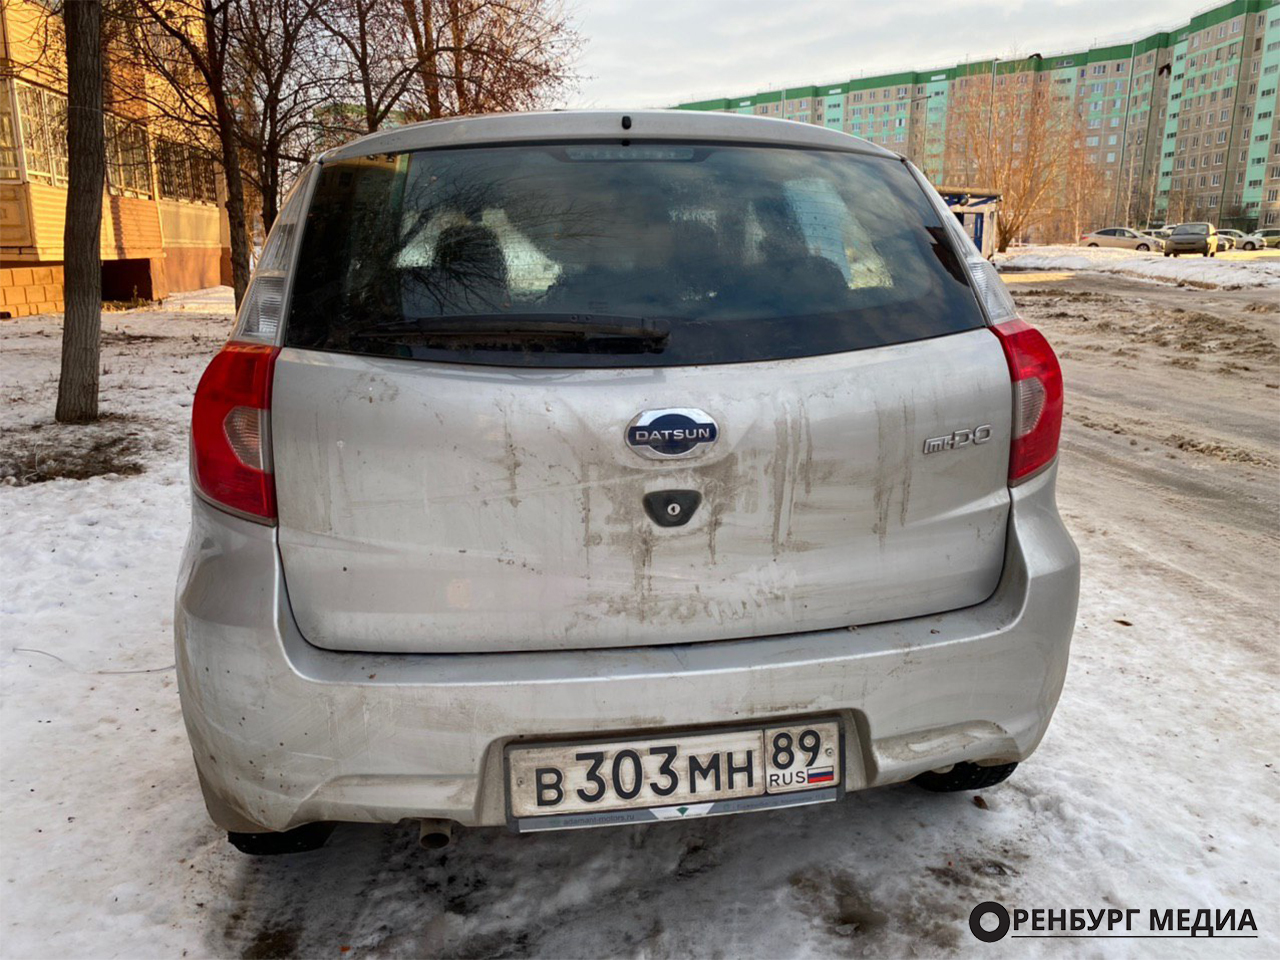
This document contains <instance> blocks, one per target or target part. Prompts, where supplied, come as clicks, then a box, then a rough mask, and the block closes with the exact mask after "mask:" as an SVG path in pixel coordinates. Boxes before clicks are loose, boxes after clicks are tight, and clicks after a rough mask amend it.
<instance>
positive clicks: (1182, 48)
mask: <svg viewBox="0 0 1280 960" xmlns="http://www.w3.org/2000/svg"><path fill="white" fill-rule="evenodd" d="M1031 39H1034V38H1031ZM993 71H994V72H995V74H994V75H998V76H999V77H1001V78H1004V79H1006V80H1007V81H1009V82H1018V80H1019V76H1018V75H1019V74H1022V73H1029V74H1033V75H1034V76H1033V77H1031V78H1030V79H1032V80H1033V81H1036V82H1040V83H1048V84H1052V87H1051V90H1052V95H1053V97H1054V98H1055V99H1057V100H1062V101H1064V102H1066V101H1070V102H1071V103H1072V104H1074V108H1075V112H1076V115H1077V119H1078V123H1077V125H1076V127H1075V135H1077V136H1078V137H1079V138H1081V139H1082V141H1083V150H1084V156H1085V157H1086V161H1087V163H1088V164H1090V165H1091V166H1093V167H1095V168H1096V169H1097V171H1098V172H1099V173H1100V176H1099V177H1098V178H1097V183H1098V187H1097V190H1098V193H1099V201H1100V203H1099V206H1100V208H1101V209H1104V210H1105V211H1106V214H1105V218H1106V219H1109V220H1114V221H1117V222H1119V221H1126V220H1131V219H1141V220H1144V221H1147V222H1151V223H1162V222H1165V221H1169V222H1173V221H1180V220H1188V219H1209V220H1213V221H1215V222H1217V223H1219V224H1220V225H1221V226H1232V227H1236V228H1240V229H1253V228H1255V227H1277V226H1280V110H1278V109H1277V87H1278V86H1280V83H1278V81H1280V0H1232V2H1229V3H1224V4H1221V5H1220V6H1217V7H1214V8H1213V9H1210V10H1207V11H1205V12H1204V13H1201V14H1199V15H1198V16H1196V17H1193V18H1192V19H1191V20H1190V21H1189V22H1187V23H1185V24H1183V25H1182V26H1179V27H1176V28H1173V29H1169V30H1164V31H1160V32H1157V33H1153V34H1151V35H1150V36H1147V37H1143V38H1140V39H1136V40H1134V41H1133V42H1131V43H1122V44H1113V45H1110V46H1106V47H1099V48H1094V49H1089V50H1081V51H1076V52H1069V53H1055V54H1045V55H1043V56H1039V55H1037V56H1035V57H1029V58H1027V59H1024V60H1016V61H1011V62H1009V61H998V60H987V61H979V62H976V63H965V64H957V65H955V66H952V67H944V68H940V69H935V70H922V71H906V72H899V73H892V74H886V75H882V76H874V77H860V78H857V79H852V80H848V81H844V82H840V83H831V84H825V85H821V86H809V87H793V88H787V89H783V90H772V91H766V92H762V93H755V94H752V95H750V96H741V97H729V98H725V99H717V100H702V101H699V102H696V103H684V104H680V109H683V110H715V111H728V112H733V113H746V114H753V115H756V116H765V117H775V118H779V119H785V120H794V121H799V122H802V123H813V124H819V125H822V126H826V127H830V128H832V129H838V130H843V131H845V132H846V133H851V134H853V135H854V136H858V137H863V138H865V139H867V140H871V141H873V142H875V143H878V144H881V145H882V146H885V147H888V148H889V149H891V150H895V151H897V152H899V153H902V154H904V155H906V156H907V157H909V158H910V159H911V160H912V161H913V162H915V163H916V165H917V166H919V167H920V168H921V169H922V170H923V171H924V172H925V174H926V175H927V176H928V177H929V178H930V179H931V180H932V181H933V182H934V183H937V184H946V183H949V182H950V181H952V180H957V179H958V180H960V181H961V182H963V180H964V179H965V175H966V171H964V170H961V169H950V170H949V169H948V165H949V164H950V165H951V166H953V167H956V166H958V165H957V164H956V161H955V151H954V149H952V150H949V149H948V128H949V126H952V127H953V125H954V124H955V123H956V119H957V118H956V116H955V111H956V109H957V106H956V103H957V99H958V98H957V90H958V86H957V85H958V84H965V83H967V82H969V81H972V80H973V79H974V78H977V77H981V76H993ZM953 129H954V127H953ZM975 186H984V185H982V184H975ZM1098 225H1101V224H1098Z"/></svg>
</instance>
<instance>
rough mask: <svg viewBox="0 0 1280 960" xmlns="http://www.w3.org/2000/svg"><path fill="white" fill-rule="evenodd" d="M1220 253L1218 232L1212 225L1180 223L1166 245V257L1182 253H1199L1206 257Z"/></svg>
mask: <svg viewBox="0 0 1280 960" xmlns="http://www.w3.org/2000/svg"><path fill="white" fill-rule="evenodd" d="M1217 252H1218V231H1217V230H1216V229H1215V228H1214V226H1213V224H1212V223H1180V224H1178V225H1177V226H1176V227H1174V228H1173V233H1172V234H1170V235H1169V239H1168V240H1167V241H1166V242H1165V245H1164V255H1165V256H1166V257H1169V256H1173V257H1176V256H1178V254H1180V253H1199V254H1201V255H1203V256H1206V257H1212V256H1215V255H1216V254H1217Z"/></svg>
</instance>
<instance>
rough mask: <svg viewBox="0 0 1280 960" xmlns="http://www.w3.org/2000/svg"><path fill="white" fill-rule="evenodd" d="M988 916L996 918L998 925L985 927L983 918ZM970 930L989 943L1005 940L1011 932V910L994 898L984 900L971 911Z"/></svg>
mask: <svg viewBox="0 0 1280 960" xmlns="http://www.w3.org/2000/svg"><path fill="white" fill-rule="evenodd" d="M987 916H993V917H995V918H996V925H995V926H994V927H993V928H992V929H990V930H986V929H983V926H982V920H983V918H984V917H987ZM969 930H970V932H971V933H972V934H973V935H974V936H975V937H977V938H978V939H979V940H984V941H986V942H987V943H995V942H996V941H997V940H1003V939H1004V936H1005V934H1007V933H1008V932H1009V911H1008V910H1006V909H1005V908H1004V906H1003V905H1002V904H999V903H996V902H995V901H994V900H984V901H983V902H982V903H980V904H978V905H977V906H976V907H974V908H973V909H972V910H970V911H969Z"/></svg>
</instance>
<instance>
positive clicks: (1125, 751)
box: [0, 311, 1280, 957]
mask: <svg viewBox="0 0 1280 960" xmlns="http://www.w3.org/2000/svg"><path fill="white" fill-rule="evenodd" d="M105 326H106V330H107V333H108V334H109V337H108V339H107V343H106V348H105V352H104V365H105V366H106V367H107V369H108V370H109V372H108V373H107V374H106V376H105V377H104V397H105V404H104V406H105V409H106V410H107V411H108V412H109V413H111V414H112V415H113V418H116V419H115V420H114V421H113V420H109V421H106V423H105V424H103V425H101V426H99V427H94V428H91V429H95V430H97V429H107V427H108V425H109V424H110V423H112V422H124V423H128V422H130V418H142V417H147V418H151V419H150V420H149V421H148V422H150V423H152V424H153V426H152V428H151V430H150V432H149V433H147V434H146V436H147V437H148V438H149V440H148V444H149V445H148V447H147V449H145V450H143V451H142V452H141V453H140V454H139V458H140V460H141V462H142V464H143V466H144V467H145V472H143V473H141V474H139V475H136V476H129V477H121V476H101V477H96V478H93V479H90V480H84V481H72V480H52V481H49V482H45V483H32V484H29V485H26V486H0V517H3V521H2V522H0V560H2V561H3V564H4V568H3V569H4V575H3V579H2V580H0V620H2V622H3V624H4V630H3V634H2V636H0V697H2V698H3V700H2V704H0V729H2V730H3V736H2V738H0V751H2V757H0V759H2V761H3V771H4V775H3V783H2V784H0V836H2V839H3V843H2V850H3V853H2V857H3V859H2V861H0V864H2V866H3V878H4V884H5V885H4V887H3V897H2V898H0V922H2V924H3V927H2V928H0V929H3V935H4V943H5V945H6V946H5V948H4V953H5V954H6V955H8V956H15V957H72V956H92V957H131V956H141V955H147V956H175V957H176V956H181V955H191V956H228V955H236V956H291V955H301V956H334V957H337V956H349V957H357V956H367V955H379V956H442V955H444V956H510V955H520V956H525V955H544V956H557V957H586V956H672V955H674V956H728V957H733V956H775V957H782V956H787V957H795V956H800V957H825V956H835V955H841V956H843V955H874V956H884V955H909V954H910V955H925V956H934V955H939V954H951V953H956V952H964V953H973V954H974V955H975V956H978V955H980V956H983V957H987V956H1002V957H1003V956H1008V957H1012V956H1045V955H1048V956H1060V955H1061V952H1060V951H1059V950H1058V949H1057V945H1056V944H1054V943H1052V942H1051V941H1049V940H1043V939H1041V940H1031V939H1028V940H1005V941H1003V942H1002V943H1000V944H993V945H987V944H981V943H979V942H977V941H976V940H975V939H974V938H973V937H972V936H971V935H970V933H969V930H968V926H967V921H968V916H969V911H970V910H971V909H972V908H973V906H974V905H976V904H977V903H978V902H980V901H984V900H998V901H1001V902H1004V903H1006V904H1009V905H1016V906H1021V907H1026V908H1033V907H1044V908H1052V909H1062V908H1084V907H1091V908H1094V909H1099V908H1103V907H1132V908H1139V909H1141V910H1142V911H1143V912H1142V919H1141V922H1140V924H1139V927H1140V929H1138V930H1135V932H1142V933H1145V932H1146V927H1145V924H1146V916H1147V913H1146V911H1147V910H1148V909H1150V908H1153V907H1155V908H1159V909H1161V910H1163V909H1165V908H1175V909H1176V908H1192V909H1194V908H1203V907H1209V908H1215V907H1216V908H1224V909H1225V908H1236V909H1237V911H1239V910H1240V909H1243V908H1245V907H1249V908H1251V909H1252V910H1253V911H1254V913H1255V915H1256V916H1257V922H1258V925H1259V928H1260V929H1259V933H1260V935H1261V936H1260V939H1258V940H1237V941H1233V943H1232V944H1231V945H1224V944H1217V945H1213V946H1203V945H1201V944H1194V943H1186V942H1183V943H1179V944H1168V943H1162V944H1159V945H1157V946H1151V944H1152V941H1147V940H1110V941H1104V942H1103V943H1096V942H1095V943H1092V944H1091V945H1090V947H1089V949H1091V950H1093V951H1095V952H1096V953H1097V954H1098V955H1104V954H1105V955H1139V954H1140V953H1141V954H1145V955H1167V954H1168V953H1169V951H1170V949H1171V948H1173V947H1175V946H1176V947H1181V948H1183V951H1184V952H1183V954H1182V955H1185V956H1188V957H1191V956H1197V957H1198V956H1201V955H1202V954H1204V953H1206V952H1207V951H1211V950H1212V951H1218V952H1220V951H1222V950H1227V949H1230V948H1234V949H1233V951H1232V952H1233V955H1236V956H1240V955H1248V956H1258V957H1262V956H1274V955H1276V954H1277V953H1280V913H1278V912H1277V911H1276V909H1275V904H1276V900H1275V893H1276V891H1277V890H1280V844H1278V843H1277V836H1278V833H1280V831H1278V828H1277V820H1276V816H1275V813H1276V809H1277V806H1278V804H1277V800H1278V799H1280V785H1278V781H1280V778H1278V777H1277V770H1276V769H1275V767H1276V761H1277V756H1278V755H1280V749H1278V748H1280V744H1278V742H1277V740H1278V738H1277V734H1276V726H1275V719H1274V717H1275V694H1274V683H1273V680H1274V676H1275V672H1276V660H1275V650H1274V644H1273V643H1272V642H1271V640H1272V639H1273V638H1274V636H1275V622H1274V603H1272V602H1270V601H1269V600H1267V599H1266V598H1259V599H1258V600H1257V601H1256V602H1255V603H1253V604H1250V603H1241V602H1239V600H1238V599H1232V598H1231V595H1229V594H1219V593H1217V592H1215V590H1214V584H1213V582H1212V581H1210V580H1206V581H1204V582H1203V583H1202V584H1200V586H1199V588H1198V589H1197V590H1195V591H1189V592H1188V591H1183V590H1178V591H1174V590H1172V589H1171V587H1170V583H1169V581H1168V579H1167V578H1166V576H1165V574H1164V572H1163V568H1162V566H1160V565H1159V564H1157V563H1156V562H1155V561H1154V560H1153V559H1152V558H1153V557H1155V556H1158V555H1162V554H1167V553H1168V552H1169V551H1170V550H1171V549H1173V550H1180V549H1181V547H1180V546H1179V545H1170V544H1155V543H1149V542H1147V540H1145V539H1144V537H1145V536H1146V535H1145V533H1144V530H1143V529H1142V528H1141V526H1140V525H1139V526H1137V527H1133V526H1132V525H1131V526H1130V527H1128V528H1126V527H1122V526H1120V525H1119V523H1118V522H1116V521H1115V520H1114V516H1113V518H1112V520H1111V521H1108V520H1107V519H1106V517H1107V515H1106V513H1105V511H1106V510H1107V509H1109V508H1110V507H1109V504H1108V503H1107V502H1099V503H1094V502H1074V501H1072V500H1071V496H1072V495H1071V492H1070V491H1071V487H1072V483H1071V482H1070V471H1071V470H1072V469H1076V470H1083V469H1086V465H1085V464H1080V465H1076V466H1073V465H1072V464H1070V463H1068V464H1067V471H1066V473H1065V474H1064V481H1063V490H1064V509H1065V510H1066V512H1067V515H1068V517H1071V516H1073V515H1075V516H1076V517H1079V518H1087V521H1088V522H1087V523H1086V522H1084V520H1083V519H1079V520H1077V521H1075V522H1074V523H1073V526H1075V527H1076V529H1077V531H1078V534H1079V543H1080V545H1081V548H1082V551H1083V554H1084V574H1085V583H1084V586H1083V591H1082V595H1081V611H1080V620H1079V626H1078V631H1077V635H1076V643H1075V649H1074V651H1073V656H1072V664H1071V669H1070V673H1069V676H1068V678H1067V685H1066V691H1065V693H1064V696H1063V699H1062V703H1061V705H1060V707H1059V713H1058V716H1057V718H1056V720H1055V722H1054V724H1053V725H1052V726H1051V727H1050V729H1049V733H1048V735H1047V737H1046V739H1045V742H1044V744H1043V745H1042V747H1041V749H1040V751H1039V752H1038V754H1037V755H1036V756H1035V757H1033V758H1032V760H1031V761H1030V762H1029V763H1027V764H1025V765H1024V766H1023V767H1022V768H1021V769H1019V770H1018V771H1017V773H1016V774H1015V775H1014V777H1013V779H1012V780H1010V781H1009V782H1008V783H1007V784H1004V785H1002V786H999V787H996V788H994V789H992V790H987V791H983V802H982V804H977V803H975V802H974V800H973V798H972V797H971V796H969V795H966V794H956V795H950V796H940V795H932V794H926V793H924V792H922V791H920V790H917V789H916V788H914V787H911V786H902V787H895V788H890V789H886V790H877V791H872V792H868V793H865V794H860V795H855V796H851V797H849V798H847V800H846V801H845V802H843V803H839V804H831V805H827V806H824V807H811V808H800V809H797V810H790V811H778V812H773V813H758V814H750V815H744V816H739V817H728V818H720V819H710V820H701V821H691V822H680V823H672V824H662V825H655V826H635V827H625V828H618V829H612V830H601V831H579V832H568V833H562V834H550V835H536V836H533V837H518V836H513V835H511V834H508V833H506V832H504V831H501V830H478V831H465V832H463V834H462V835H461V837H460V838H459V839H458V841H457V843H456V846H455V847H454V848H453V849H451V850H450V851H448V852H447V853H446V855H445V856H443V857H441V858H433V857H429V856H426V855H424V854H423V853H422V852H421V851H419V850H418V849H417V847H416V845H415V843H414V839H415V837H416V832H415V830H414V829H413V828H412V827H411V826H407V825H406V826H399V827H385V828H384V827H343V828H341V829H339V830H338V832H337V833H336V834H335V835H334V838H333V840H332V841H331V843H330V845H329V847H328V848H327V849H325V850H322V851H319V852H317V853H311V854H306V855H302V856H296V857H289V858H283V859H275V860H260V861H255V860H252V859H248V858H243V857H241V856H240V855H239V854H236V853H235V852H234V851H232V850H231V848H230V847H228V845H227V844H226V842H225V839H224V838H223V837H222V836H221V835H220V834H219V833H218V832H217V831H216V830H215V829H214V828H213V826H212V825H211V824H210V823H209V822H208V820H207V819H206V817H205V813H204V809H203V805H202V802H201V800H200V794H199V790H198V788H197V785H196V781H195V773H194V768H193V766H192V763H191V758H190V754H189V748H188V745H187V741H186V737H185V733H184V731H183V727H182V722H181V717H180V712H179V708H178V699H177V693H176V690H175V682H174V674H173V669H172V664H173V650H172V638H171V630H172V592H173V583H174V578H175V574H176V568H177V564H178V559H179V555H180V552H181V548H182V543H183V540H184V538H185V536H186V528H187V522H188V496H189V494H188V490H187V479H186V463H185V431H186V423H187V417H188V415H189V405H190V397H191V392H192V390H193V389H194V386H195V384H196V381H197V379H198V377H199V374H200V371H201V369H202V368H203V366H204V364H205V362H206V361H207V358H208V356H209V355H211V354H212V352H213V351H214V350H216V348H217V344H218V342H219V341H220V340H222V339H223V338H224V337H225V336H226V333H227V331H228V329H229V319H228V317H227V315H226V312H225V311H223V312H222V314H221V315H219V316H198V315H196V314H195V313H181V314H180V313H174V312H171V311H167V312H156V313H152V314H146V313H143V312H134V313H127V314H120V315H111V316H109V317H108V318H107V319H106V324H105ZM51 333H56V327H54V325H53V321H51V320H50V318H35V319H32V320H21V321H14V322H12V323H5V324H0V383H3V384H5V387H4V393H3V396H4V399H5V406H4V407H3V412H2V413H0V417H2V418H3V422H2V424H0V425H2V426H3V432H10V431H27V432H32V433H39V432H41V431H43V430H44V429H45V428H46V424H47V420H48V416H49V411H50V410H51V409H52V403H53V389H54V384H55V383H56V374H57V365H58V354H57V340H56V337H54V336H51ZM33 428H35V429H33ZM80 429H83V428H80ZM1139 493H1141V492H1140V491H1139ZM1077 496H1078V495H1077ZM1108 525H1111V526H1112V530H1111V533H1112V536H1111V537H1108V536H1107V533H1108V531H1107V529H1106V526H1108ZM1248 533H1249V535H1250V536H1253V535H1256V534H1257V533H1258V531H1256V530H1253V531H1248ZM1190 535H1191V534H1188V536H1190ZM1188 546H1194V545H1188ZM1121 548H1122V549H1121ZM1191 554H1192V555H1193V554H1194V550H1192V551H1191ZM1182 562H1183V563H1184V564H1186V565H1187V566H1188V567H1191V566H1194V557H1193V556H1191V557H1189V558H1188V557H1185V556H1184V557H1183V559H1182ZM1268 609H1270V610H1271V613H1270V614H1268V612H1267V611H1268ZM1242 638H1243V641H1244V642H1238V641H1240V640H1241V639H1242ZM1072 943H1073V944H1077V943H1078V941H1072Z"/></svg>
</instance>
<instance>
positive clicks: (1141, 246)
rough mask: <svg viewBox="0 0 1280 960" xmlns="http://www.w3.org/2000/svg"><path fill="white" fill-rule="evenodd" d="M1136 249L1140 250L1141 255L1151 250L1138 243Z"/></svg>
mask: <svg viewBox="0 0 1280 960" xmlns="http://www.w3.org/2000/svg"><path fill="white" fill-rule="evenodd" d="M1138 249H1139V250H1141V251H1142V252H1143V253H1146V252H1147V251H1148V250H1150V249H1151V248H1150V247H1148V246H1147V245H1146V244H1145V243H1140V244H1138Z"/></svg>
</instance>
